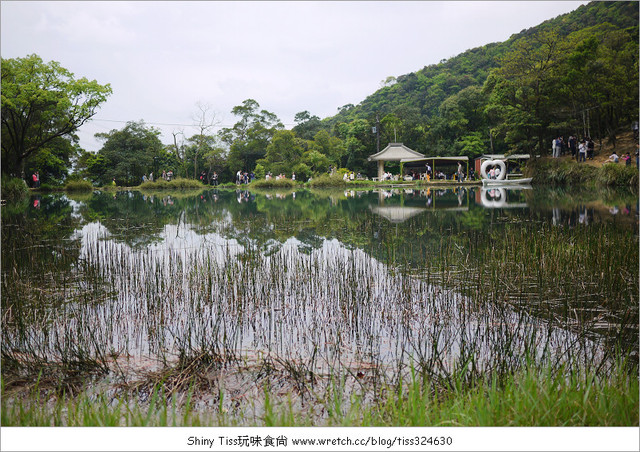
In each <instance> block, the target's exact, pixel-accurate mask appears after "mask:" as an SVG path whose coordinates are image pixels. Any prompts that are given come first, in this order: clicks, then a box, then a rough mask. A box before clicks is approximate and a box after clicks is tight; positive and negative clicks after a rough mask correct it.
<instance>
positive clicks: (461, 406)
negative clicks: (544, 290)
mask: <svg viewBox="0 0 640 452" xmlns="http://www.w3.org/2000/svg"><path fill="white" fill-rule="evenodd" d="M196 379H197V377H196V376H194V377H192V378H191V379H189V380H187V381H185V386H186V387H187V388H188V389H187V390H183V391H181V392H171V391H169V390H168V389H167V386H166V385H164V384H156V385H155V386H151V387H150V388H149V389H148V390H147V391H146V392H144V396H143V395H142V394H143V393H142V392H140V391H136V388H135V387H133V388H130V389H129V390H128V391H121V392H120V393H119V394H112V395H107V394H105V393H95V392H92V391H90V390H86V391H83V392H81V393H80V394H76V395H73V396H71V397H70V396H68V395H67V394H64V393H56V392H55V391H39V390H38V388H34V390H33V391H32V393H31V395H30V396H29V397H26V398H20V399H14V398H12V397H11V396H8V394H6V391H5V388H4V382H3V385H2V396H3V397H2V422H1V424H2V426H352V427H363V426H389V427H391V426H393V427H398V426H434V427H445V426H467V427H468V426H483V427H490V426H638V425H639V424H638V403H637V401H638V398H639V392H638V378H637V377H636V376H634V375H633V374H630V373H629V372H628V369H626V367H625V366H624V365H622V364H618V365H617V366H616V367H615V368H614V369H613V370H612V371H611V373H610V374H609V375H608V376H607V377H605V378H603V377H598V376H596V375H595V374H594V373H592V372H584V373H570V374H568V375H567V376H566V377H559V375H558V373H557V371H556V370H555V369H551V367H546V368H545V367H539V368H529V369H523V370H521V371H519V372H517V373H515V374H514V375H512V376H511V377H510V378H508V379H506V380H505V381H503V382H498V381H496V380H492V381H482V382H479V383H478V384H476V385H474V386H472V387H469V386H468V385H466V384H464V382H463V381H461V380H456V379H454V380H453V381H452V383H451V384H450V385H448V386H444V387H442V386H440V385H438V384H437V383H434V382H433V381H431V380H429V379H428V378H426V377H424V376H420V375H417V374H416V373H415V372H414V373H413V374H412V377H411V380H410V381H407V382H399V383H398V384H397V385H395V386H383V387H381V388H380V389H379V390H378V391H377V393H376V395H375V401H371V400H369V399H368V398H367V397H366V395H358V394H356V395H354V396H352V397H351V398H350V400H349V401H347V402H345V401H344V400H343V398H342V395H341V391H342V385H343V384H344V381H338V382H336V381H335V380H333V381H332V383H331V384H330V385H328V386H327V390H326V391H324V393H321V392H319V393H314V392H312V391H307V392H306V394H307V400H306V403H300V399H301V393H300V391H299V390H290V391H287V392H285V393H283V392H282V391H280V390H278V389H277V388H275V387H274V388H266V387H265V388H264V389H263V390H262V398H263V399H262V406H260V407H258V406H256V405H254V406H250V407H244V410H233V409H226V408H224V406H225V405H226V403H225V400H226V399H232V398H233V393H232V392H230V393H225V392H224V391H223V390H220V391H219V392H218V393H217V401H214V404H213V405H212V404H209V405H207V404H203V403H202V400H199V396H198V394H197V393H195V392H194V390H193V387H194V381H195V380H196ZM318 412H321V413H322V414H321V415H320V416H318Z"/></svg>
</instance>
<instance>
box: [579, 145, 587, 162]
mask: <svg viewBox="0 0 640 452" xmlns="http://www.w3.org/2000/svg"><path fill="white" fill-rule="evenodd" d="M586 161H587V144H586V143H585V142H584V140H580V144H579V145H578V163H579V162H586Z"/></svg>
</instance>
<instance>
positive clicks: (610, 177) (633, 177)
mask: <svg viewBox="0 0 640 452" xmlns="http://www.w3.org/2000/svg"><path fill="white" fill-rule="evenodd" d="M598 182H599V183H600V184H602V185H607V186H612V185H618V186H621V185H627V186H628V185H631V186H637V185H638V168H637V167H636V166H635V165H624V164H621V163H605V164H604V165H602V167H601V168H600V171H599V173H598Z"/></svg>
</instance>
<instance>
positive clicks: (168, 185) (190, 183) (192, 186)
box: [139, 177, 204, 190]
mask: <svg viewBox="0 0 640 452" xmlns="http://www.w3.org/2000/svg"><path fill="white" fill-rule="evenodd" d="M203 187H204V186H203V185H202V182H200V181H199V180H195V179H185V178H183V177H177V178H175V179H173V180H171V181H166V180H164V179H157V180H155V181H153V182H151V181H147V182H143V183H142V184H140V185H139V188H141V189H143V190H200V189H202V188H203Z"/></svg>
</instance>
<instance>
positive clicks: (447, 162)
mask: <svg viewBox="0 0 640 452" xmlns="http://www.w3.org/2000/svg"><path fill="white" fill-rule="evenodd" d="M402 161H403V162H404V163H406V164H409V165H406V167H411V166H412V165H415V164H418V165H420V166H423V165H426V164H427V163H431V169H432V170H433V174H434V175H435V174H436V166H437V167H442V166H452V165H455V164H457V163H458V162H460V163H462V162H464V163H465V164H466V166H467V171H466V173H465V174H466V175H467V177H468V176H469V157H467V156H466V155H459V156H457V157H422V158H413V159H405V160H402Z"/></svg>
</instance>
